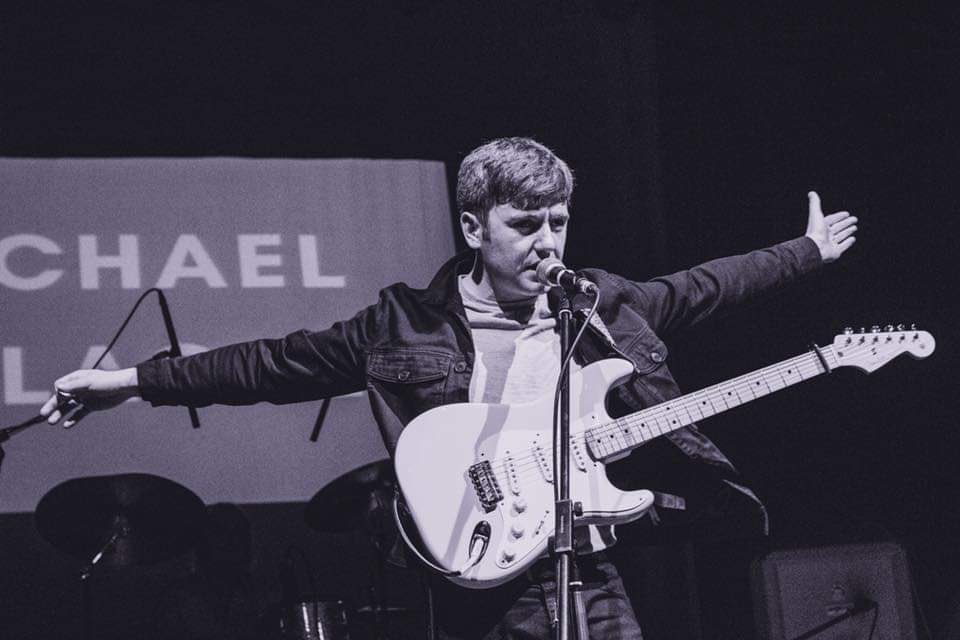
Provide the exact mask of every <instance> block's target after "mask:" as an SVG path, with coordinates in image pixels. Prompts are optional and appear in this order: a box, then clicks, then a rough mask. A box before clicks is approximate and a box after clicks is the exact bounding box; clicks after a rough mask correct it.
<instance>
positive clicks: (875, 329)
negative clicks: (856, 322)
mask: <svg viewBox="0 0 960 640" xmlns="http://www.w3.org/2000/svg"><path fill="white" fill-rule="evenodd" d="M870 333H880V325H878V324H875V325H873V326H872V327H870Z"/></svg>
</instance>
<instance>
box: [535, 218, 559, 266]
mask: <svg viewBox="0 0 960 640" xmlns="http://www.w3.org/2000/svg"><path fill="white" fill-rule="evenodd" d="M533 246H534V249H535V250H536V252H537V254H538V255H539V256H540V257H541V258H547V257H549V256H550V255H552V254H556V252H557V237H556V236H555V235H554V233H553V230H552V229H551V228H550V227H549V226H548V225H543V226H542V227H541V228H540V230H539V231H538V232H537V240H536V242H535V243H534V245H533Z"/></svg>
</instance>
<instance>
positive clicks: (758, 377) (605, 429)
mask: <svg viewBox="0 0 960 640" xmlns="http://www.w3.org/2000/svg"><path fill="white" fill-rule="evenodd" d="M918 335H919V334H916V333H915V334H914V337H913V339H914V340H917V339H918ZM904 337H905V336H904V335H901V340H900V342H903V338H904ZM886 342H888V343H889V342H890V339H889V338H888V340H887V341H886ZM877 344H878V343H877V342H864V343H861V344H859V345H854V346H851V347H848V348H847V356H846V357H851V356H855V355H859V354H860V353H862V352H864V351H867V350H869V349H872V348H873V347H874V346H875V345H877ZM879 344H883V343H879ZM821 351H822V352H824V355H825V356H829V357H830V359H832V360H834V366H836V363H837V362H839V361H838V359H837V357H836V355H835V353H834V348H833V346H827V347H824V348H823V349H822V350H821ZM793 369H797V374H796V375H797V376H799V377H800V380H797V381H794V382H793V383H788V382H787V380H786V379H785V378H784V373H783V372H784V371H787V372H788V374H789V375H791V376H793V373H792V371H793ZM773 373H777V374H779V375H780V377H781V380H782V381H783V382H784V386H783V387H779V388H777V389H771V388H770V386H769V382H767V381H766V378H767V377H769V375H770V374H773ZM822 373H824V371H823V365H822V364H821V363H820V362H819V358H817V357H816V355H815V354H812V353H803V354H800V355H797V356H794V357H793V358H790V359H788V360H785V361H783V362H779V363H776V364H774V365H770V366H768V367H764V368H762V369H759V370H756V371H752V372H749V373H746V374H743V375H741V376H738V377H736V378H732V379H730V380H728V381H725V382H722V383H719V384H716V385H712V386H710V387H705V388H704V389H700V390H698V391H694V392H692V393H690V394H686V395H685V396H681V397H680V398H677V399H676V401H680V400H681V399H682V398H686V399H685V400H683V401H682V402H670V401H667V402H664V403H661V404H659V405H655V406H654V407H650V408H649V409H645V410H641V411H639V412H637V413H635V414H633V415H632V416H624V417H621V418H618V419H614V420H613V421H611V422H608V423H605V424H601V425H597V426H596V427H592V428H591V429H588V430H587V431H585V432H582V433H579V434H575V435H574V436H571V443H572V444H574V445H575V446H576V445H581V446H584V447H587V449H588V451H589V452H590V453H593V451H592V450H591V449H590V446H589V445H588V444H587V443H586V438H587V435H588V434H589V435H591V436H595V435H598V434H599V435H601V436H602V435H609V434H610V433H611V432H616V433H620V432H621V431H623V430H624V429H623V425H624V424H625V425H626V427H627V429H631V428H633V429H635V430H636V431H637V432H639V433H640V439H639V442H637V438H636V436H633V440H634V441H635V442H634V443H628V442H626V439H624V438H622V437H621V439H622V440H623V446H621V447H618V448H617V450H615V451H611V452H609V453H606V454H604V455H601V456H597V457H599V458H601V459H602V458H605V457H610V456H612V455H615V454H616V453H619V452H620V451H622V449H625V448H632V447H633V446H640V445H642V444H645V443H646V442H648V441H650V440H652V439H654V438H657V437H660V436H662V435H665V434H666V433H670V432H672V431H675V430H676V429H678V428H680V426H685V425H678V426H677V427H670V426H668V427H667V428H666V429H664V428H663V427H662V426H659V424H658V425H657V428H658V429H659V432H657V431H654V429H653V428H650V427H647V428H646V430H647V433H648V434H649V435H644V434H643V431H642V429H643V428H644V427H643V426H641V427H637V426H636V425H637V424H638V423H639V424H641V425H646V424H647V423H648V422H654V423H656V422H657V420H658V419H660V418H662V417H664V416H665V415H666V414H668V413H669V412H672V413H673V414H674V415H675V416H676V415H677V411H678V409H684V410H685V411H686V412H687V415H688V417H690V418H691V420H690V422H689V423H687V424H690V423H693V422H696V419H693V414H692V413H691V412H690V407H694V406H696V407H697V409H698V411H699V412H700V415H701V416H702V417H701V418H699V419H706V418H709V417H712V416H713V415H716V414H717V413H721V412H723V411H726V410H727V409H731V408H733V407H736V406H739V405H740V404H745V403H746V402H750V401H752V400H756V399H758V398H760V397H763V396H765V395H769V394H770V393H773V392H774V391H779V390H781V389H785V388H786V387H788V386H793V384H796V383H797V382H801V381H805V380H808V379H810V378H812V377H816V376H817V375H820V374H822ZM804 374H806V375H804ZM758 381H763V382H764V383H765V384H766V385H767V389H768V391H767V392H765V393H762V394H760V395H757V394H756V393H755V392H754V390H753V385H752V384H750V383H758ZM721 387H722V388H724V389H726V388H729V387H733V390H734V392H736V393H737V399H738V400H739V402H738V404H735V405H733V407H731V406H730V405H729V404H728V403H727V402H726V397H731V395H732V394H731V393H730V392H729V391H728V392H727V393H726V394H724V393H723V391H721V390H720V388H721ZM746 389H749V390H750V392H751V394H752V397H750V398H749V399H747V400H746V401H744V400H743V398H742V396H741V395H740V392H741V391H744V390H746ZM694 396H699V397H698V398H694ZM704 397H706V398H707V399H708V400H710V405H709V406H710V408H711V409H713V410H714V413H712V414H710V415H709V416H707V415H704V414H703V410H702V409H700V407H699V406H698V404H697V402H696V401H700V402H702V399H703V398H704ZM718 399H719V400H721V401H722V402H723V405H724V407H723V408H722V409H719V410H717V408H716V404H715V403H716V400H718ZM669 405H674V407H675V408H673V409H671V408H669ZM648 412H649V413H648ZM640 414H643V415H640ZM642 419H646V420H645V421H643V422H642V421H641V420H642ZM674 424H677V423H676V422H674ZM628 434H629V433H628ZM601 440H602V438H601ZM542 449H543V448H542ZM511 458H512V463H513V464H512V471H513V473H514V474H520V473H524V475H526V472H528V471H530V470H537V471H538V472H540V473H543V472H545V471H541V463H540V462H539V461H538V460H537V457H536V448H532V449H528V450H526V451H525V452H524V453H523V454H521V455H519V456H517V455H513V456H511ZM491 467H493V468H492V470H493V471H494V475H495V477H497V480H498V481H500V480H501V478H500V477H498V476H501V475H507V476H509V474H510V471H511V469H510V467H511V464H510V461H508V460H505V459H503V458H499V459H496V460H492V461H491ZM546 469H547V470H550V469H551V466H547V467H546ZM506 480H507V484H508V485H509V477H507V478H506Z"/></svg>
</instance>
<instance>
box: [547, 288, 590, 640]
mask: <svg viewBox="0 0 960 640" xmlns="http://www.w3.org/2000/svg"><path fill="white" fill-rule="evenodd" d="M558 289H560V291H561V292H562V291H563V290H562V288H560V287H558ZM557 325H558V326H559V329H560V362H561V363H562V362H564V361H565V360H566V358H567V356H568V354H569V351H570V341H571V336H572V335H573V311H572V309H571V307H570V299H569V298H568V297H567V295H566V293H565V292H562V293H561V295H560V299H559V305H558V310H557ZM557 384H559V385H560V407H559V411H560V418H559V423H560V429H559V434H557V436H558V437H557V440H556V442H554V443H553V447H554V460H555V461H556V466H555V469H554V476H553V477H554V482H555V483H556V484H555V486H556V488H557V489H556V494H555V495H556V496H557V502H556V508H555V514H556V518H555V534H554V543H553V553H554V555H555V559H556V580H557V617H558V618H559V620H558V623H557V631H556V636H555V637H556V638H557V639H558V640H569V638H570V626H571V625H570V622H571V615H570V582H571V576H572V575H574V574H575V572H576V552H575V550H574V548H573V519H574V516H575V515H576V514H575V512H576V510H577V509H576V508H575V507H574V505H573V503H572V502H571V501H570V368H569V367H567V368H566V369H563V370H562V371H561V378H560V380H559V381H558V383H557ZM578 506H579V505H578ZM580 640H586V638H581V639H580Z"/></svg>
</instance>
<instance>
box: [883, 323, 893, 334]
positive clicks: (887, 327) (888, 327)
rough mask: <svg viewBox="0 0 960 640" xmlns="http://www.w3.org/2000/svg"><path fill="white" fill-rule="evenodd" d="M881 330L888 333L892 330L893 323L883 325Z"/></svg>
mask: <svg viewBox="0 0 960 640" xmlns="http://www.w3.org/2000/svg"><path fill="white" fill-rule="evenodd" d="M883 330H884V331H886V332H887V333H890V332H891V331H893V325H892V324H888V325H887V326H885V327H884V328H883Z"/></svg>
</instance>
